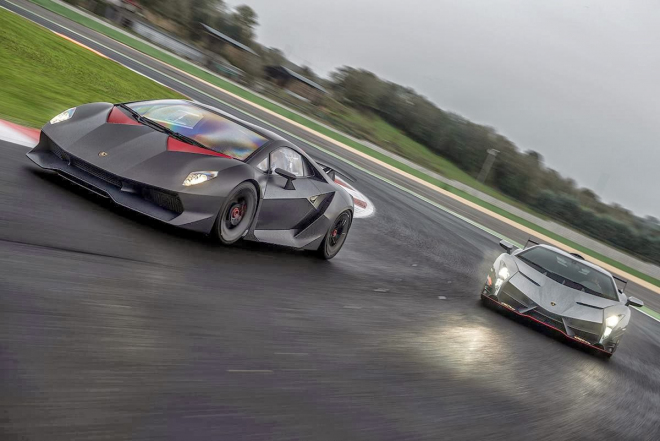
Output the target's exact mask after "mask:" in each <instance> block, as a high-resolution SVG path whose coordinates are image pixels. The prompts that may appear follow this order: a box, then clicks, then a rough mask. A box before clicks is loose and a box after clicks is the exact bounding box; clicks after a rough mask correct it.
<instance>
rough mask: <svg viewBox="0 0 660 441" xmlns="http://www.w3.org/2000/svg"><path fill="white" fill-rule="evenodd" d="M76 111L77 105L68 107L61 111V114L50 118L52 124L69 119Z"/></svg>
mask: <svg viewBox="0 0 660 441" xmlns="http://www.w3.org/2000/svg"><path fill="white" fill-rule="evenodd" d="M75 111H76V108H75V107H73V108H71V109H67V110H65V111H64V112H62V113H60V114H59V115H57V116H55V117H53V119H51V120H50V123H51V124H57V123H61V122H63V121H67V120H69V119H71V117H72V116H73V113H74V112H75Z"/></svg>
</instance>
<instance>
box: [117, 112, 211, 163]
mask: <svg viewBox="0 0 660 441" xmlns="http://www.w3.org/2000/svg"><path fill="white" fill-rule="evenodd" d="M117 107H121V108H122V109H124V110H126V111H127V112H128V113H130V114H131V116H133V118H135V119H136V120H137V121H138V122H141V123H142V124H144V125H149V126H151V127H153V128H155V129H156V130H159V131H161V132H163V133H167V134H168V135H170V136H171V137H172V138H176V139H178V140H179V141H183V142H185V143H188V144H192V145H195V146H197V147H201V148H203V149H207V150H211V151H214V150H213V149H212V148H210V147H207V146H205V145H204V144H202V143H201V142H198V141H195V140H194V139H192V138H189V137H188V136H186V135H182V134H181V133H179V132H175V131H174V130H172V129H169V128H167V127H165V126H164V125H162V124H159V123H157V122H156V121H154V120H152V119H149V118H147V117H145V116H142V115H140V114H139V113H138V112H136V111H135V110H133V109H131V108H130V107H128V106H127V105H126V104H117Z"/></svg>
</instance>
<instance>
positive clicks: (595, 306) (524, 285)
mask: <svg viewBox="0 0 660 441" xmlns="http://www.w3.org/2000/svg"><path fill="white" fill-rule="evenodd" d="M516 263H517V265H518V269H519V272H517V273H516V274H514V275H513V276H512V277H511V278H510V279H509V281H508V283H507V285H509V286H510V287H509V288H508V289H506V288H505V291H506V292H507V293H509V294H510V295H512V297H514V296H515V297H521V296H520V294H518V295H516V291H518V292H519V293H521V294H523V295H524V297H526V299H525V298H517V299H516V300H519V301H522V303H525V304H526V305H527V306H533V305H531V304H529V303H530V302H529V301H531V302H533V303H534V304H536V305H538V306H539V307H541V308H543V309H545V310H546V311H549V312H551V313H553V314H556V315H559V316H562V317H565V318H568V319H577V320H583V321H587V322H592V323H599V324H600V323H602V322H603V310H604V309H605V308H608V307H610V306H615V305H620V303H619V302H618V301H615V300H608V299H604V298H602V297H598V296H594V295H592V294H587V293H585V292H582V291H578V290H575V289H573V288H569V287H566V286H564V285H562V284H561V283H558V282H556V281H554V280H552V279H550V278H548V277H545V276H544V275H543V274H540V273H539V272H537V271H536V270H535V269H533V268H532V267H530V266H529V265H527V264H525V263H524V262H522V261H521V260H519V259H516ZM511 288H513V289H511ZM525 300H527V301H525Z"/></svg>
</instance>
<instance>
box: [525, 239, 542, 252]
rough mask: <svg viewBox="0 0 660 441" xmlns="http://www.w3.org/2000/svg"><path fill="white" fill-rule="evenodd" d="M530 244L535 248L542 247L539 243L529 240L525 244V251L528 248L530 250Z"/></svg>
mask: <svg viewBox="0 0 660 441" xmlns="http://www.w3.org/2000/svg"><path fill="white" fill-rule="evenodd" d="M530 243H531V244H532V246H534V245H541V244H540V243H538V242H537V241H535V240H532V239H527V242H526V243H525V246H524V248H523V250H526V249H527V248H529V244H530Z"/></svg>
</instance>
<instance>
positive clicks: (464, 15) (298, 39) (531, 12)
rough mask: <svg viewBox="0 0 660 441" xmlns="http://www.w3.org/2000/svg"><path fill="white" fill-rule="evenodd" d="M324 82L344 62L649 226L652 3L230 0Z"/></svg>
mask: <svg viewBox="0 0 660 441" xmlns="http://www.w3.org/2000/svg"><path fill="white" fill-rule="evenodd" d="M228 3H229V4H230V5H236V4H240V3H244V4H248V5H250V6H251V7H252V8H254V9H255V11H256V12H257V14H258V15H259V23H260V26H259V28H258V29H257V35H258V40H259V42H260V43H262V44H264V45H267V46H274V47H278V48H280V49H282V50H284V51H285V52H286V54H287V56H289V58H290V59H291V60H292V61H294V62H297V63H299V64H301V63H302V64H307V65H309V66H311V67H312V68H313V69H314V70H315V71H316V72H318V73H319V74H321V75H327V74H328V73H329V72H330V71H332V70H334V69H335V68H336V67H338V66H342V65H349V66H353V67H362V68H365V69H368V70H371V71H373V72H374V73H376V74H378V75H379V76H381V77H382V78H385V79H388V80H391V81H394V82H397V83H400V84H403V85H406V86H411V87H413V88H414V89H415V90H417V91H418V92H419V93H421V94H423V95H426V96H427V97H429V98H430V99H431V100H432V101H434V102H435V103H436V104H437V105H438V106H439V107H441V108H443V109H445V110H450V111H453V112H456V113H459V114H462V115H463V116H465V117H467V118H469V119H471V120H473V121H475V122H478V123H482V124H487V125H490V126H493V127H495V128H496V129H497V130H498V131H499V132H500V133H502V134H504V135H505V136H507V137H509V138H510V139H511V140H512V141H513V142H515V143H516V144H517V145H518V147H520V148H521V149H522V150H527V149H533V150H536V151H538V152H540V153H541V154H542V155H543V156H544V157H545V162H546V165H548V166H549V167H552V168H555V169H557V170H558V171H560V172H561V173H562V174H564V175H566V176H570V177H572V178H574V179H575V180H576V181H577V182H578V183H579V184H580V185H582V186H586V187H589V188H592V189H593V190H595V191H596V192H597V193H598V194H599V195H601V197H602V198H603V199H604V200H605V201H607V202H618V203H620V204H622V205H623V206H625V207H627V208H630V209H632V210H633V211H634V212H635V213H637V214H639V215H647V214H652V215H655V216H658V217H660V188H658V183H659V179H658V173H657V172H658V169H659V168H660V144H659V143H660V50H658V42H659V41H660V26H659V25H658V23H660V7H659V6H658V4H657V2H656V1H651V0H634V1H633V0H631V1H621V0H618V1H615V0H480V1H477V0H453V1H444V0H276V1H274V0H242V1H237V0H230V1H228Z"/></svg>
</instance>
